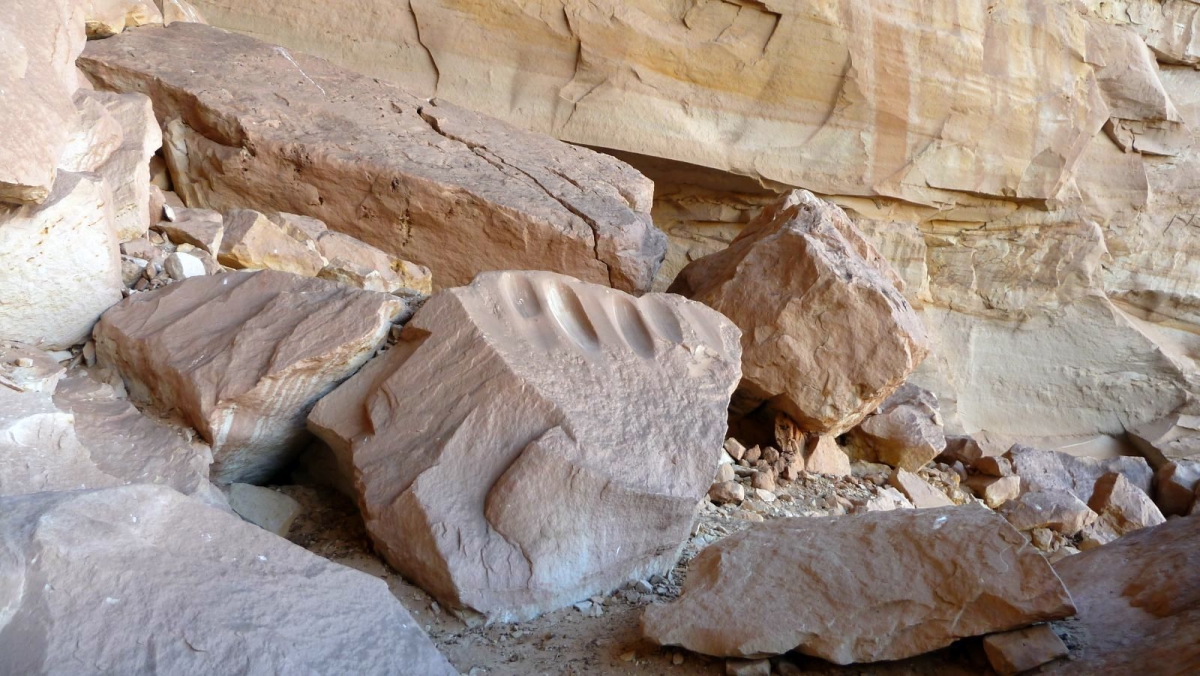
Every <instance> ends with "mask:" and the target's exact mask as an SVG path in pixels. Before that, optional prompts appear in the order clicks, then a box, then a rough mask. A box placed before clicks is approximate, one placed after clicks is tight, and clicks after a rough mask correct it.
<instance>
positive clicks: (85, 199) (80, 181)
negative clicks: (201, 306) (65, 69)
mask: <svg viewBox="0 0 1200 676" xmlns="http://www.w3.org/2000/svg"><path fill="white" fill-rule="evenodd" d="M2 107H3V106H0V108H2ZM10 129H11V128H10ZM0 164H2V162H0ZM111 205H112V192H111V191H110V190H109V188H108V185H107V184H106V183H105V182H104V181H102V180H101V179H100V178H99V177H98V176H96V175H94V174H86V173H66V172H60V173H59V175H58V179H57V180H56V181H55V182H54V190H53V192H51V193H50V195H49V196H48V197H46V198H45V200H44V201H43V203H42V204H40V205H29V206H22V207H16V206H10V207H4V206H0V340H15V341H19V342H24V343H30V344H35V345H40V346H42V347H46V348H50V349H63V348H68V347H70V346H72V345H75V344H76V343H79V342H82V341H83V339H84V338H85V337H86V336H87V334H88V332H89V331H91V330H92V325H93V324H95V323H96V320H97V319H99V318H100V314H101V313H102V312H104V311H105V310H107V309H108V308H109V306H111V305H112V304H113V303H116V302H117V301H119V300H121V289H122V288H123V286H124V285H123V284H122V282H121V260H120V254H119V250H118V248H117V238H116V231H115V228H114V225H113V223H114V221H113V212H112V206H111Z"/></svg>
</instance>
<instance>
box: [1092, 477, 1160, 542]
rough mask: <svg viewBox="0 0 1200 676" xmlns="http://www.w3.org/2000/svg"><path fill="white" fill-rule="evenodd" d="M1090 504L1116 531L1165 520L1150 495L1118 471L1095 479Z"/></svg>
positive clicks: (1121, 533)
mask: <svg viewBox="0 0 1200 676" xmlns="http://www.w3.org/2000/svg"><path fill="white" fill-rule="evenodd" d="M1088 507H1090V508H1091V510H1092V511H1093V512H1095V513H1097V514H1099V515H1100V521H1103V522H1104V525H1105V526H1106V527H1108V528H1110V529H1111V530H1112V531H1113V532H1114V533H1116V534H1117V535H1124V534H1126V533H1129V532H1132V531H1135V530H1138V529H1139V528H1146V527H1147V526H1157V525H1158V524H1160V523H1162V522H1163V521H1166V519H1164V518H1163V515H1162V512H1160V511H1159V509H1158V507H1156V506H1155V504H1154V501H1153V500H1151V499H1150V496H1149V495H1146V493H1145V492H1144V491H1142V490H1140V489H1138V488H1135V487H1134V485H1133V484H1131V483H1129V480H1128V479H1126V478H1125V477H1124V476H1122V475H1120V474H1117V473H1115V472H1114V473H1111V474H1105V475H1104V476H1102V477H1100V478H1099V479H1098V480H1097V481H1096V486H1095V489H1094V490H1093V491H1092V498H1091V500H1089V501H1088Z"/></svg>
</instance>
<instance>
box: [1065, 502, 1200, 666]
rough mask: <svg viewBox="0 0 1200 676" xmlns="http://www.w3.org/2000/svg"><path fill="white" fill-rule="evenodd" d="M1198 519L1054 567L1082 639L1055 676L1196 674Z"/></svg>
mask: <svg viewBox="0 0 1200 676" xmlns="http://www.w3.org/2000/svg"><path fill="white" fill-rule="evenodd" d="M1198 541H1200V518H1196V517H1188V518H1183V519H1172V520H1170V521H1168V522H1167V523H1165V524H1163V525H1161V526H1157V527H1154V528H1145V529H1142V530H1139V531H1137V532H1136V533H1130V534H1129V535H1126V536H1125V537H1123V538H1121V539H1119V540H1117V541H1116V542H1113V543H1111V544H1108V545H1105V546H1103V547H1099V548H1096V549H1093V550H1091V551H1087V552H1084V553H1082V554H1078V555H1076V556H1069V557H1067V558H1065V559H1063V560H1061V561H1059V562H1058V563H1056V564H1055V565H1054V569H1055V571H1057V572H1058V574H1059V576H1061V577H1062V580H1063V582H1064V583H1065V584H1066V585H1067V589H1069V590H1071V598H1073V599H1074V600H1075V604H1076V605H1077V606H1078V608H1079V617H1078V618H1077V619H1076V620H1073V621H1071V622H1068V623H1067V626H1068V627H1069V628H1074V629H1076V630H1077V631H1078V632H1079V634H1080V635H1081V636H1082V637H1083V638H1084V640H1085V644H1084V648H1083V649H1082V650H1080V653H1079V654H1078V655H1073V656H1072V659H1071V660H1070V661H1068V662H1061V663H1059V664H1057V665H1053V668H1050V669H1048V673H1061V674H1103V675H1105V676H1108V675H1112V676H1116V675H1117V674H1131V673H1138V672H1143V671H1146V670H1148V669H1149V670H1152V671H1154V672H1155V673H1162V674H1189V673H1194V672H1195V671H1196V669H1197V668H1198V667H1200V548H1198V547H1197V546H1196V543H1197V542H1198Z"/></svg>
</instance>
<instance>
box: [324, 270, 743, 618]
mask: <svg viewBox="0 0 1200 676" xmlns="http://www.w3.org/2000/svg"><path fill="white" fill-rule="evenodd" d="M738 339H739V336H738V331H737V328H736V327H735V326H733V324H732V323H730V322H729V321H728V320H726V319H725V318H723V317H721V316H720V315H719V314H718V313H716V312H713V311H712V310H710V309H708V308H706V307H704V306H703V305H700V304H698V303H692V302H689V301H686V300H684V299H682V298H679V297H678V296H672V295H665V294H651V295H646V296H643V297H641V298H634V297H632V296H630V295H628V294H625V293H622V292H619V291H616V290H611V289H606V288H605V287H602V286H598V285H593V284H587V283H584V282H580V281H578V280H575V279H571V278H569V277H566V276H563V275H556V274H553V273H544V272H500V273H485V274H481V275H480V276H479V277H478V278H477V279H476V280H475V282H474V283H472V284H471V285H470V286H467V287H462V288H457V289H450V290H446V291H442V292H440V293H438V294H436V295H434V296H433V297H432V298H430V299H429V301H427V302H426V303H425V305H424V306H423V307H422V308H421V309H420V310H419V311H418V312H417V314H416V315H415V316H414V317H413V319H412V320H411V321H410V322H409V323H408V324H407V325H406V326H405V328H404V332H403V333H402V334H401V340H400V342H399V343H397V344H396V345H395V346H394V347H392V348H391V349H390V350H389V351H388V352H387V353H386V354H385V355H383V356H382V357H381V358H379V359H376V360H374V361H373V362H371V363H370V364H368V365H367V367H366V368H365V369H363V371H362V372H360V373H359V374H358V375H356V376H355V377H354V378H352V379H351V380H350V381H348V382H347V383H345V384H344V385H342V386H341V387H339V388H338V389H337V390H335V391H334V392H333V393H332V394H330V395H328V396H326V397H325V398H324V399H322V400H321V402H320V403H319V404H318V405H317V406H316V408H315V409H314V410H313V412H312V414H311V416H310V417H309V428H310V429H311V430H313V431H314V432H315V433H317V434H318V435H319V436H320V437H321V438H322V439H324V440H325V441H326V442H328V443H329V445H330V446H331V447H333V449H334V450H335V451H336V452H337V453H338V454H339V457H340V459H341V460H340V462H341V463H342V465H343V466H344V467H347V468H350V471H349V472H347V474H348V475H349V476H352V477H353V479H354V482H355V487H356V491H357V493H358V499H359V505H360V508H361V511H362V513H363V516H364V519H365V521H366V526H367V530H368V532H369V533H370V535H371V537H372V539H373V541H374V542H375V546H376V548H377V550H378V551H379V552H380V553H382V554H383V555H384V556H385V557H386V558H387V560H388V561H389V562H390V563H391V564H392V565H393V566H394V567H395V568H396V569H397V570H398V571H400V572H401V573H402V574H403V575H405V576H406V577H407V578H409V579H411V580H413V581H415V582H416V583H417V584H419V585H421V587H423V588H424V589H426V590H427V591H429V592H430V593H432V594H433V595H434V596H436V597H438V599H439V600H440V601H441V602H442V603H443V605H445V606H447V607H450V608H466V609H471V610H474V611H478V612H480V613H483V614H485V615H487V616H488V617H489V618H492V619H499V620H518V619H521V618H528V617H531V616H533V615H536V614H538V613H540V612H544V611H547V610H550V609H554V608H559V607H562V606H565V605H567V604H569V603H572V602H574V601H578V600H579V599H580V598H586V597H588V596H589V595H591V594H594V593H596V592H600V591H605V590H609V589H613V588H616V587H617V586H620V585H621V584H623V583H624V582H626V581H627V580H630V579H644V578H646V577H648V576H650V575H651V574H656V573H663V572H664V571H666V570H668V569H670V567H671V566H672V565H674V563H675V560H676V558H677V556H678V548H679V546H680V544H681V543H682V542H683V540H684V538H686V537H687V535H688V532H689V529H690V527H691V523H692V517H693V515H694V512H695V508H696V503H697V501H699V500H700V499H701V498H702V497H703V496H704V494H705V491H707V490H708V489H709V486H710V483H711V482H712V478H713V475H714V472H715V471H716V469H717V465H718V463H719V456H720V454H721V452H722V451H721V446H722V442H723V441H724V439H725V430H726V415H727V408H728V404H729V397H730V394H731V392H732V391H733V389H734V387H735V386H736V384H737V382H738V379H739V377H740V370H739V365H740V354H739V344H738ZM448 486H452V487H453V489H451V490H448V489H447V487H448ZM548 505H552V506H553V507H552V508H547V506H548Z"/></svg>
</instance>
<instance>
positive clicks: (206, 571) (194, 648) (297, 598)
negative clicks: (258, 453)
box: [0, 486, 458, 676]
mask: <svg viewBox="0 0 1200 676" xmlns="http://www.w3.org/2000/svg"><path fill="white" fill-rule="evenodd" d="M0 580H5V581H8V582H9V583H10V584H6V585H4V586H0V608H4V609H5V612H4V613H3V614H0V672H2V673H6V674H41V673H52V674H59V673H112V674H118V673H120V674H134V673H143V672H145V671H146V669H147V665H152V666H151V667H150V669H151V670H152V671H159V672H162V673H174V674H182V673H190V674H199V673H210V674H215V673H228V672H229V671H230V670H231V669H234V670H237V671H244V672H245V673H300V672H309V673H329V674H339V673H340V674H349V673H355V674H412V675H413V676H416V675H418V674H420V675H422V676H424V675H425V674H431V675H437V676H451V675H457V674H458V671H457V670H455V669H453V668H452V667H451V666H450V665H449V664H448V663H447V662H446V660H445V658H443V657H442V656H441V655H440V654H439V653H438V651H437V649H436V648H435V647H434V646H433V643H432V642H431V641H430V640H429V637H427V636H426V635H425V633H424V632H423V631H421V629H420V627H419V626H418V625H417V623H416V621H414V620H413V618H412V616H410V615H409V614H408V612H407V611H406V610H405V609H404V607H403V606H401V605H400V603H399V602H398V601H396V599H395V598H394V597H393V596H392V595H391V593H390V592H389V591H388V588H387V585H385V584H384V583H383V582H382V581H380V580H377V579H375V578H373V577H372V576H370V575H366V574H364V573H360V572H358V571H354V570H351V569H350V568H346V567H343V566H340V565H337V564H334V563H330V562H329V561H326V560H325V559H322V558H321V557H319V556H316V555H313V554H310V553H308V552H306V551H305V550H303V549H301V548H300V547H297V546H295V545H293V544H291V543H290V542H287V541H286V540H283V539H282V538H278V537H275V536H274V535H271V534H269V533H266V532H264V531H262V530H260V529H259V528H256V527H255V526H252V525H250V524H248V523H244V522H242V521H241V520H240V519H238V518H237V517H236V516H234V515H232V514H228V513H225V512H222V511H219V510H216V509H213V508H211V507H208V506H206V505H203V504H201V503H199V502H197V501H195V500H193V499H191V498H186V497H184V496H182V495H180V494H179V493H177V492H175V491H173V490H171V489H169V488H166V487H161V486H130V487H125V488H117V489H109V490H102V491H90V492H72V493H42V494H38V495H31V496H24V497H18V498H5V499H0ZM12 583H15V585H14V584H12ZM114 628H119V629H120V630H119V631H115V630H114Z"/></svg>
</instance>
